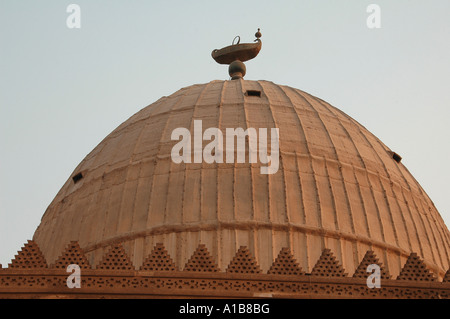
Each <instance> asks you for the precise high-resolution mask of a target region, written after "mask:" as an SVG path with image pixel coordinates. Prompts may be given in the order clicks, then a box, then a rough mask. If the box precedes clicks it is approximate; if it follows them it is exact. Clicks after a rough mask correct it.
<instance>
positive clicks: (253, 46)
mask: <svg viewBox="0 0 450 319" xmlns="http://www.w3.org/2000/svg"><path fill="white" fill-rule="evenodd" d="M261 36H262V35H261V32H260V29H259V28H258V31H257V32H256V33H255V37H256V40H255V43H242V44H240V40H241V38H240V37H239V36H236V37H235V38H234V39H233V42H232V44H231V45H229V46H227V47H224V48H222V49H219V50H218V49H215V50H214V51H212V53H211V56H212V57H213V59H214V60H215V61H216V62H217V63H219V64H229V65H230V66H229V67H228V73H229V74H230V76H231V79H232V80H235V79H241V78H243V77H244V75H245V73H246V67H245V64H244V63H243V62H245V61H248V60H251V59H253V58H255V57H256V56H257V55H258V53H259V51H260V50H261V46H262V42H261V40H260V39H259V38H260V37H261ZM236 39H238V41H237V43H236V44H235V43H234V42H235V40H236Z"/></svg>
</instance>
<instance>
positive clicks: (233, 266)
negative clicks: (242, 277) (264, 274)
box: [227, 246, 261, 274]
mask: <svg viewBox="0 0 450 319" xmlns="http://www.w3.org/2000/svg"><path fill="white" fill-rule="evenodd" d="M227 272H228V273H241V274H259V273H261V269H260V268H259V265H258V263H257V262H256V260H255V257H253V255H252V254H251V253H250V251H249V250H248V248H247V247H245V246H241V247H240V248H239V250H238V251H237V252H236V255H235V256H234V258H233V260H231V262H230V264H229V265H228V267H227Z"/></svg>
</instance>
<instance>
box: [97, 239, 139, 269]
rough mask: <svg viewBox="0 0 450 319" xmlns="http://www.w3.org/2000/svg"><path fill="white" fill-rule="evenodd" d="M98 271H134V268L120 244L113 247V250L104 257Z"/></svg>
mask: <svg viewBox="0 0 450 319" xmlns="http://www.w3.org/2000/svg"><path fill="white" fill-rule="evenodd" d="M97 269H105V270H106V269H108V270H134V266H133V264H132V263H131V261H130V258H129V257H128V255H127V254H126V252H125V250H124V249H123V247H122V245H121V244H118V245H116V246H114V247H111V249H110V250H109V251H108V252H107V253H106V254H105V255H104V256H103V259H102V261H101V262H100V264H99V265H98V266H97Z"/></svg>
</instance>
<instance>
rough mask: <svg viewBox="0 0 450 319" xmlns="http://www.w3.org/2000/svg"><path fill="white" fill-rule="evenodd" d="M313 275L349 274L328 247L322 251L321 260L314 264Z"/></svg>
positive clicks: (333, 275)
mask: <svg viewBox="0 0 450 319" xmlns="http://www.w3.org/2000/svg"><path fill="white" fill-rule="evenodd" d="M311 275H312V276H324V277H346V276H347V274H346V273H345V271H344V268H342V266H341V265H340V264H339V263H338V261H337V260H336V257H335V256H334V255H333V253H332V252H331V250H330V249H328V248H326V249H324V250H323V251H322V254H321V255H320V258H319V260H318V261H317V262H316V264H315V265H314V267H313V269H312V271H311Z"/></svg>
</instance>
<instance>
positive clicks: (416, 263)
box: [397, 253, 436, 281]
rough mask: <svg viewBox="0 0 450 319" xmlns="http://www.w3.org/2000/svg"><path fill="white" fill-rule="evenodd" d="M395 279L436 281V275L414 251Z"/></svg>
mask: <svg viewBox="0 0 450 319" xmlns="http://www.w3.org/2000/svg"><path fill="white" fill-rule="evenodd" d="M397 280H416V281H436V277H435V276H434V274H433V273H432V272H431V271H430V270H429V269H428V268H427V266H426V265H425V263H424V262H423V260H422V259H420V257H419V256H418V255H417V254H416V253H411V254H410V255H409V257H408V260H406V263H405V265H404V266H403V268H402V270H401V271H400V274H399V275H398V277H397Z"/></svg>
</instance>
